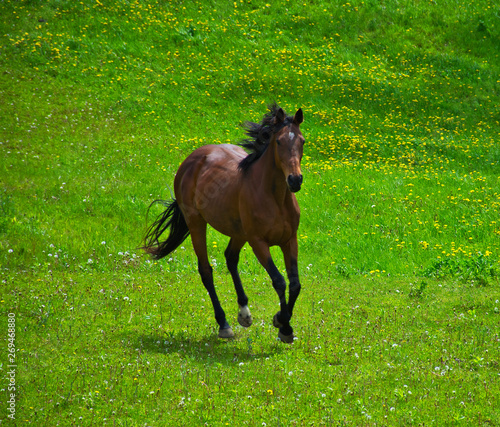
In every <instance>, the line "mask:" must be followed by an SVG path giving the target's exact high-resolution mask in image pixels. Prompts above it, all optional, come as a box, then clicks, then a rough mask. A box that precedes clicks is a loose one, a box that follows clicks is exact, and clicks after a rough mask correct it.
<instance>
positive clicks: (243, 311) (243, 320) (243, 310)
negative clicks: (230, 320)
mask: <svg viewBox="0 0 500 427" xmlns="http://www.w3.org/2000/svg"><path fill="white" fill-rule="evenodd" d="M252 322H253V320H252V315H251V314H250V310H249V309H248V307H247V306H245V307H240V311H239V313H238V323H239V324H240V325H241V326H243V327H244V328H248V327H250V326H252Z"/></svg>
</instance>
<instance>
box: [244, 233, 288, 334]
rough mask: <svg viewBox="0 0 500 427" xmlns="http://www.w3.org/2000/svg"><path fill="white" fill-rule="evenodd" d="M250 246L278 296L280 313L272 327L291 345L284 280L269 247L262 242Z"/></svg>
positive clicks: (274, 319)
mask: <svg viewBox="0 0 500 427" xmlns="http://www.w3.org/2000/svg"><path fill="white" fill-rule="evenodd" d="M250 246H252V249H253V251H254V253H255V255H256V257H257V259H258V260H259V262H260V263H261V264H262V266H263V267H264V268H265V269H266V271H267V274H269V277H270V278H271V280H272V283H273V288H274V290H275V291H276V293H277V294H278V298H279V300H280V311H278V313H276V315H275V316H274V318H273V325H274V326H275V327H276V328H279V333H278V337H279V338H280V339H281V341H283V342H286V343H291V342H293V338H294V336H293V329H292V327H291V326H290V313H289V311H288V304H287V302H286V282H285V278H284V277H283V275H282V274H281V273H280V272H279V270H278V268H277V267H276V265H275V264H274V261H273V259H272V257H271V252H270V251H269V245H268V244H267V243H265V242H263V241H256V242H250Z"/></svg>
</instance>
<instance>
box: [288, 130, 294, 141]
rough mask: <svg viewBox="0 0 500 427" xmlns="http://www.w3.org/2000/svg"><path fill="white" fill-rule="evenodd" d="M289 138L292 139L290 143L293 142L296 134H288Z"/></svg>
mask: <svg viewBox="0 0 500 427" xmlns="http://www.w3.org/2000/svg"><path fill="white" fill-rule="evenodd" d="M288 136H289V137H290V141H293V138H295V134H294V133H293V132H288Z"/></svg>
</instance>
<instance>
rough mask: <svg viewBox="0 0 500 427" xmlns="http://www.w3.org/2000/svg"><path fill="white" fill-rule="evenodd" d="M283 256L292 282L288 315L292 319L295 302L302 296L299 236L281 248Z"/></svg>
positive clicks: (295, 236)
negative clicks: (298, 260)
mask: <svg viewBox="0 0 500 427" xmlns="http://www.w3.org/2000/svg"><path fill="white" fill-rule="evenodd" d="M281 250H282V251H283V256H284V257H285V265H286V272H287V275H288V280H289V282H290V288H289V297H288V313H289V314H290V318H291V317H292V316H293V307H294V306H295V301H297V298H298V296H299V294H300V288H301V285H300V281H299V268H298V266H297V259H298V252H299V251H298V244H297V235H296V234H295V235H294V236H293V237H292V238H291V239H290V240H289V241H288V242H287V243H286V244H285V245H283V246H281Z"/></svg>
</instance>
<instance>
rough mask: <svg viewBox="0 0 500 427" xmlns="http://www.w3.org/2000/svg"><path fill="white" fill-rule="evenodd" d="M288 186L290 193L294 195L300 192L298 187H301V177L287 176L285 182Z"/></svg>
mask: <svg viewBox="0 0 500 427" xmlns="http://www.w3.org/2000/svg"><path fill="white" fill-rule="evenodd" d="M286 182H287V184H288V188H289V189H290V191H291V192H292V193H296V192H297V191H299V190H300V187H301V185H302V175H291V174H290V175H288V178H287V180H286Z"/></svg>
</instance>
